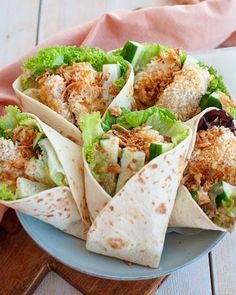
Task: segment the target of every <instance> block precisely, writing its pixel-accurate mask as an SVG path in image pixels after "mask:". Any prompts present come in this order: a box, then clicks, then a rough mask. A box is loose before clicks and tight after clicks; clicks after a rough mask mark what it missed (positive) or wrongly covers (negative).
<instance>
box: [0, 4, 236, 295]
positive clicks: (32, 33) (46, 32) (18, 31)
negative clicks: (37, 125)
mask: <svg viewBox="0 0 236 295" xmlns="http://www.w3.org/2000/svg"><path fill="white" fill-rule="evenodd" d="M173 2H174V0H173V1H172V0H159V1H158V0H156V1H154V0H146V1H144V0H112V1H111V0H99V1H96V0H85V1H83V0H41V1H40V0H1V1H0V67H2V66H5V65H6V64H9V63H11V62H13V61H14V60H15V59H17V58H18V57H19V56H21V55H23V54H24V53H25V52H27V51H28V50H29V49H30V48H32V47H33V46H34V45H35V42H36V40H39V42H40V41H43V40H44V39H46V38H48V37H50V36H51V35H52V34H54V33H56V32H58V31H61V30H64V29H66V28H68V27H70V26H74V25H77V24H81V23H85V22H88V21H90V20H91V19H93V18H95V17H98V16H99V15H101V14H103V13H105V12H106V11H110V10H115V9H121V8H127V9H133V8H137V7H140V6H153V5H163V4H166V3H167V4H171V3H173ZM235 248H236V232H235V233H233V234H231V235H228V236H227V238H226V239H225V240H224V241H223V242H221V243H220V245H219V246H218V247H216V248H215V249H214V250H213V252H212V253H211V254H210V256H205V257H203V258H201V259H200V260H198V261H197V262H195V263H193V264H191V265H189V266H187V267H185V268H183V269H181V270H179V271H177V272H175V273H173V274H172V275H171V276H170V277H169V278H168V279H167V280H166V281H165V282H164V284H163V285H162V286H161V287H160V289H159V290H158V292H157V293H158V295H185V294H186V295H195V294H196V295H208V294H209V295H210V294H217V295H234V294H236V280H235V277H236V250H235ZM46 294H50V295H53V294H59V295H63V294H65V295H67V294H70V295H78V294H81V293H80V292H79V291H77V290H76V289H74V288H73V287H72V286H70V285H69V284H68V283H67V282H65V281H64V280H63V279H62V278H60V277H59V276H58V275H57V274H55V273H53V272H52V273H49V274H48V275H47V276H46V277H45V279H44V280H43V282H42V283H41V285H40V286H39V287H38V289H37V290H36V291H35V293H34V295H46ZM140 295H142V294H140Z"/></svg>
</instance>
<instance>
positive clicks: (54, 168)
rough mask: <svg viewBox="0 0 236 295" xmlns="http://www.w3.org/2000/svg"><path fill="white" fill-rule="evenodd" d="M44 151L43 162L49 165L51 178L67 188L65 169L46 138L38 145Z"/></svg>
mask: <svg viewBox="0 0 236 295" xmlns="http://www.w3.org/2000/svg"><path fill="white" fill-rule="evenodd" d="M38 145H39V147H40V149H41V150H42V154H41V156H42V160H43V162H44V163H46V164H47V167H48V172H49V177H50V178H51V180H52V181H53V182H54V183H55V184H56V185H58V186H67V179H66V176H65V172H64V169H63V167H62V165H61V163H60V161H59V159H58V157H57V155H56V153H55V150H54V148H53V146H52V145H51V143H50V142H49V140H48V139H47V138H44V139H42V140H40V141H39V143H38Z"/></svg>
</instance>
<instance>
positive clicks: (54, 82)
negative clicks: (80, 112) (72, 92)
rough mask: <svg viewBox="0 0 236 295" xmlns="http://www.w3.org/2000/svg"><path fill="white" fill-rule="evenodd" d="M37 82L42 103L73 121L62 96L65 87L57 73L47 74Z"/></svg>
mask: <svg viewBox="0 0 236 295" xmlns="http://www.w3.org/2000/svg"><path fill="white" fill-rule="evenodd" d="M38 82H39V85H40V100H41V101H42V103H44V104H46V105H47V106H48V107H49V108H51V109H52V110H54V111H55V112H57V113H58V114H60V115H62V116H63V117H64V118H65V119H67V120H68V121H69V122H71V123H74V118H73V115H72V114H71V113H70V111H69V107H68V105H67V103H66V102H65V101H64V97H63V93H64V91H65V89H66V84H65V82H64V79H63V78H62V77H61V76H59V75H48V76H47V77H44V78H43V79H42V80H39V81H38Z"/></svg>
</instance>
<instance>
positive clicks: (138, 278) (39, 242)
mask: <svg viewBox="0 0 236 295" xmlns="http://www.w3.org/2000/svg"><path fill="white" fill-rule="evenodd" d="M16 215H17V217H18V219H19V221H20V223H21V225H22V227H23V228H24V230H25V231H26V232H27V234H28V235H29V236H30V238H32V239H33V240H34V242H35V243H36V244H37V245H38V246H39V247H40V248H41V249H43V250H44V251H45V252H46V253H48V254H49V255H50V256H52V257H53V258H54V259H56V260H57V261H58V262H60V263H62V264H64V265H66V266H67V267H69V268H71V269H73V270H75V271H78V272H81V273H83V274H86V275H89V276H92V277H97V278H102V279H108V280H116V281H141V280H149V279H155V278H158V277H162V276H167V275H169V274H171V273H173V272H175V271H177V270H179V269H182V268H184V267H186V266H188V265H190V264H192V263H194V262H195V261H197V260H198V259H200V258H201V257H203V256H204V255H206V254H208V253H209V252H211V250H212V249H213V248H214V247H215V246H216V245H217V244H218V243H219V242H220V241H222V240H223V238H224V237H225V236H226V234H227V233H226V232H220V231H217V232H218V233H219V235H218V237H217V238H216V239H215V240H214V242H213V243H211V244H210V245H209V247H207V248H206V249H205V250H204V251H203V252H201V253H199V254H198V255H196V256H195V257H194V258H193V259H190V260H188V261H187V262H185V263H184V264H182V265H179V266H177V267H175V268H173V270H171V271H170V272H169V271H163V272H161V273H160V274H156V275H155V274H151V275H148V274H145V275H139V276H132V275H131V276H130V277H128V278H126V277H120V276H114V275H102V274H99V273H97V272H96V271H95V272H94V271H89V270H85V269H81V268H79V267H75V266H72V265H70V264H68V263H67V262H65V261H64V260H63V259H61V258H60V257H58V256H56V255H55V254H54V253H53V252H51V251H50V249H49V250H48V249H47V248H46V247H45V246H44V244H43V242H42V240H41V239H38V238H36V236H35V234H34V233H32V232H31V231H30V228H29V227H28V225H27V224H25V222H24V216H29V215H27V214H24V213H21V212H19V211H16ZM29 217H30V218H34V217H32V216H29ZM35 219H36V218H35ZM39 221H40V222H43V221H41V220H39ZM65 234H66V233H65ZM81 241H82V242H84V243H85V241H83V240H81ZM95 254H96V253H95ZM97 255H99V254H97ZM133 265H136V264H133ZM143 267H145V266H143ZM146 268H148V267H146ZM150 269H151V270H155V269H153V268H150ZM156 270H157V272H158V268H157V269H156Z"/></svg>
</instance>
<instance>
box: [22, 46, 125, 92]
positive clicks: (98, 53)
mask: <svg viewBox="0 0 236 295" xmlns="http://www.w3.org/2000/svg"><path fill="white" fill-rule="evenodd" d="M75 62H89V63H91V65H92V66H93V67H94V69H95V70H97V71H102V67H103V65H104V64H114V63H115V64H116V63H117V62H119V64H120V67H121V77H123V78H124V80H125V81H126V76H127V71H128V65H127V63H126V62H125V60H124V59H123V58H122V57H121V56H115V55H113V54H110V53H106V52H104V51H103V50H102V49H100V48H89V47H87V46H83V47H76V46H63V45H57V46H53V47H48V48H42V49H40V50H39V51H38V53H37V54H36V55H35V56H31V57H29V58H28V59H27V60H25V61H24V63H23V73H22V75H21V84H22V88H23V90H25V89H27V88H30V87H33V86H35V78H36V77H38V76H40V75H42V74H43V73H45V72H46V71H47V70H49V69H50V70H52V71H55V70H56V69H58V68H59V67H60V66H61V65H63V64H67V65H71V64H73V63H75ZM120 83H121V81H120Z"/></svg>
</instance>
